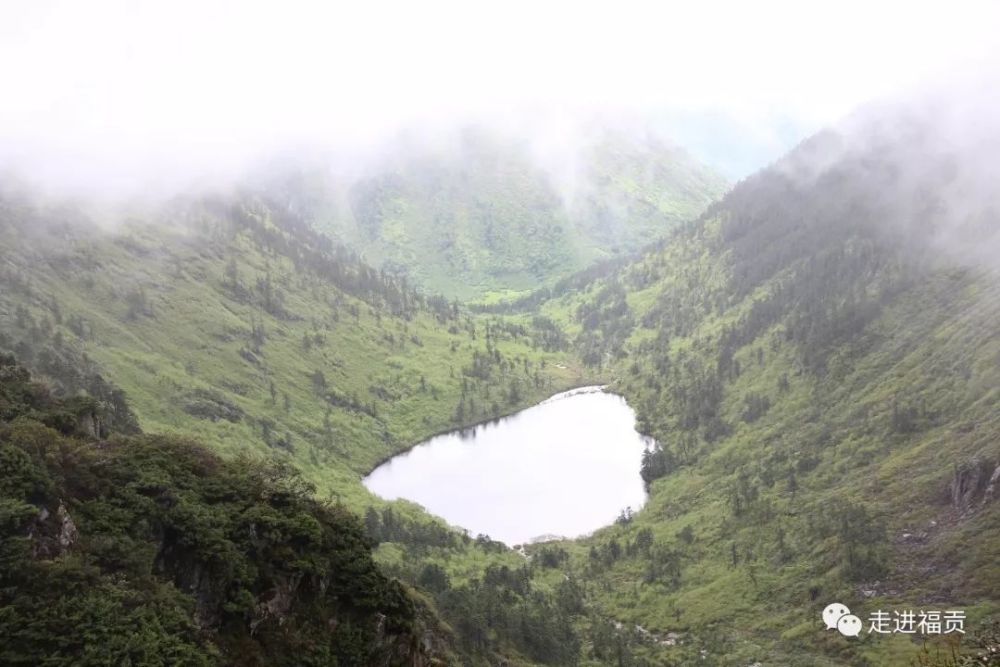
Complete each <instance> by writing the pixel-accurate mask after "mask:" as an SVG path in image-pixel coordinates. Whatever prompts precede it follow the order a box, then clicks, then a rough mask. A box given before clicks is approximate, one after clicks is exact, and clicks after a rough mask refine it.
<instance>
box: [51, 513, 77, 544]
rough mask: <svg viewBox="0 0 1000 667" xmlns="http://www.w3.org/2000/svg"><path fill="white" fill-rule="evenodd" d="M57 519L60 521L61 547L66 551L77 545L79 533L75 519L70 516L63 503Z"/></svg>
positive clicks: (59, 538)
mask: <svg viewBox="0 0 1000 667" xmlns="http://www.w3.org/2000/svg"><path fill="white" fill-rule="evenodd" d="M56 519H58V520H59V536H58V540H59V547H60V548H61V550H62V551H65V550H67V549H69V548H70V547H71V546H73V545H74V544H75V543H76V538H77V537H78V536H79V532H78V531H77V529H76V524H75V523H73V517H71V516H70V515H69V511H67V510H66V506H65V505H63V504H62V503H61V502H60V503H59V508H58V509H57V510H56Z"/></svg>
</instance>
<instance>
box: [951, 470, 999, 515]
mask: <svg viewBox="0 0 1000 667" xmlns="http://www.w3.org/2000/svg"><path fill="white" fill-rule="evenodd" d="M998 485H1000V465H998V464H997V463H995V462H987V461H984V460H982V459H978V458H977V459H973V460H972V461H970V462H968V463H965V464H963V465H960V466H956V467H955V471H954V472H953V473H952V477H951V481H950V482H949V484H948V499H949V501H950V503H951V506H952V508H953V509H954V510H955V511H957V512H959V513H960V514H966V513H968V512H971V511H974V510H975V509H977V508H978V507H981V506H982V505H984V504H986V503H988V502H990V501H992V500H993V499H994V497H995V496H996V493H997V487H998Z"/></svg>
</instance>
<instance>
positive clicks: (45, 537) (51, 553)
mask: <svg viewBox="0 0 1000 667" xmlns="http://www.w3.org/2000/svg"><path fill="white" fill-rule="evenodd" d="M28 536H29V537H30V538H31V551H32V555H34V557H35V558H39V559H43V560H50V559H52V558H56V557H58V556H61V555H63V554H64V553H66V552H67V551H68V550H70V549H71V548H72V547H73V545H74V544H76V541H77V539H78V538H79V531H78V530H77V528H76V523H74V522H73V517H72V516H70V514H69V510H67V509H66V505H65V504H63V502H62V501H59V506H58V507H57V508H56V511H55V514H53V513H52V512H50V511H49V510H48V509H46V508H45V507H43V508H41V509H40V510H39V511H38V516H37V517H36V518H35V520H34V521H33V522H32V523H31V525H30V526H29V527H28Z"/></svg>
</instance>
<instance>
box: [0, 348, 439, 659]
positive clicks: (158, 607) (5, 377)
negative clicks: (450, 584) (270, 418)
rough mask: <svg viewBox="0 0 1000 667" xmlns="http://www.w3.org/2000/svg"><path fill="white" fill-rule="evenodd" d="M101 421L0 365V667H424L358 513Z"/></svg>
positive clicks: (293, 476) (414, 634)
mask: <svg viewBox="0 0 1000 667" xmlns="http://www.w3.org/2000/svg"><path fill="white" fill-rule="evenodd" d="M107 422H108V414H107V405H106V404H105V405H102V403H101V402H100V401H98V400H96V399H91V398H79V397H71V398H61V399H60V398H56V397H54V396H53V395H52V394H51V393H50V391H49V390H48V389H47V388H46V387H45V386H43V385H40V384H35V383H32V382H30V377H29V374H28V372H27V371H25V370H24V369H23V368H21V367H19V366H17V365H16V364H15V363H14V360H13V358H12V357H9V356H0V471H2V477H0V610H2V612H0V635H2V636H3V638H4V639H3V642H2V643H0V664H4V665H26V666H34V665H41V664H45V665H67V666H68V665H74V666H76V665H215V664H238V665H401V664H407V665H411V664H430V660H431V649H432V647H434V645H435V643H436V642H437V641H438V640H437V637H436V636H435V635H433V634H432V633H431V632H430V630H428V629H427V628H425V627H424V626H423V625H422V621H420V620H419V618H418V612H417V608H416V605H415V604H414V601H413V599H412V598H411V597H410V596H409V595H408V594H407V593H406V591H405V590H404V589H403V587H402V586H401V585H400V584H399V583H398V582H396V581H392V580H390V579H387V578H386V577H385V576H384V575H383V574H381V573H380V572H379V570H378V568H377V566H376V565H375V562H374V561H373V559H372V554H371V546H372V543H371V541H370V540H369V538H368V537H367V536H366V535H365V532H364V528H363V526H362V525H361V523H360V521H359V520H358V519H357V517H356V516H355V515H353V514H351V513H350V512H348V511H347V510H346V509H344V508H343V507H342V506H339V505H333V504H330V503H326V502H322V501H319V500H316V499H315V498H314V495H313V492H314V489H313V488H312V487H311V486H310V485H308V484H307V483H305V481H304V480H303V479H302V478H301V476H300V475H299V474H298V473H296V472H295V471H294V470H292V469H291V468H290V467H289V466H287V465H281V464H277V463H273V462H271V463H265V462H261V461H253V460H250V459H247V458H237V459H235V460H232V461H225V460H222V459H220V458H219V457H218V456H217V455H215V454H212V453H210V452H209V451H208V450H206V449H205V448H204V447H202V446H200V445H197V444H194V443H193V442H190V441H186V440H184V439H182V438H177V437H164V436H146V435H122V434H119V433H108V434H107V435H108V436H109V437H108V439H106V440H103V439H102V440H100V441H97V440H95V439H94V433H93V429H92V426H93V424H95V423H100V424H106V423H107Z"/></svg>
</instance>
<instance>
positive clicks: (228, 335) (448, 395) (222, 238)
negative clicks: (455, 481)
mask: <svg viewBox="0 0 1000 667" xmlns="http://www.w3.org/2000/svg"><path fill="white" fill-rule="evenodd" d="M142 213H143V216H144V217H143V220H144V222H142V223H134V224H126V225H124V226H121V227H117V228H115V229H114V230H113V231H105V230H102V229H101V228H100V226H99V225H98V224H96V222H95V220H94V219H93V218H86V217H84V216H83V215H82V214H81V213H80V210H78V209H75V208H73V209H71V208H65V207H64V208H47V207H44V206H39V205H38V204H37V202H36V201H35V200H32V199H30V198H27V197H23V196H19V195H16V194H8V195H7V196H6V197H5V198H4V199H3V201H2V216H0V238H2V243H0V255H2V256H0V267H2V268H0V280H2V284H3V289H2V291H0V312H2V313H4V314H5V315H4V316H3V317H2V318H0V347H2V348H6V349H11V350H14V351H15V352H16V353H17V355H18V357H19V359H21V360H23V361H24V362H25V363H26V364H27V365H29V366H30V367H31V368H32V369H33V370H34V371H36V372H37V373H38V374H39V375H40V376H41V377H44V378H45V379H46V381H47V382H49V383H50V384H51V385H52V386H53V387H54V388H55V389H57V390H58V391H60V392H61V393H62V394H63V395H67V396H74V395H76V394H77V393H78V392H87V393H89V394H90V395H91V396H92V397H93V398H95V399H97V400H98V401H100V403H101V405H102V406H104V407H105V408H106V410H105V412H103V413H102V415H104V416H102V419H101V421H100V423H99V424H96V425H94V426H92V427H91V429H90V433H91V435H92V436H93V437H105V436H106V435H107V434H108V432H109V429H110V428H111V427H112V426H114V427H117V426H120V427H121V428H122V429H125V430H131V431H134V430H137V429H138V427H139V425H141V427H142V429H143V430H144V431H145V432H147V433H156V434H170V437H177V438H181V439H194V440H197V441H199V442H202V443H204V444H205V445H206V446H208V447H210V448H211V449H212V450H213V451H215V452H217V453H221V454H223V455H225V456H227V457H233V456H236V457H241V456H242V457H247V458H248V461H256V460H257V459H258V458H260V457H264V458H265V459H266V460H271V461H275V462H276V463H275V465H279V466H280V467H281V468H282V469H287V468H288V467H289V466H292V467H294V468H295V469H297V470H299V471H301V474H302V475H303V477H304V478H305V479H306V480H308V481H309V483H311V484H313V485H315V487H316V489H317V496H318V497H319V498H321V499H324V500H330V501H332V502H335V503H341V502H342V503H343V505H344V506H346V507H347V508H349V509H350V510H352V511H353V512H355V513H358V514H363V513H364V512H365V510H366V509H369V508H370V512H369V514H370V515H371V514H372V513H374V514H375V515H377V516H378V517H379V521H380V523H379V524H378V525H379V528H378V529H377V530H372V535H373V536H374V537H376V538H377V539H378V540H379V541H382V542H384V544H383V546H382V547H381V548H380V549H379V552H378V554H377V556H378V559H379V560H381V561H382V562H384V563H385V564H386V567H388V568H389V569H390V570H391V572H392V573H393V574H394V575H397V576H399V577H402V578H404V579H405V580H406V581H408V582H410V583H414V584H415V583H417V582H418V580H420V579H421V577H422V576H423V574H424V565H425V564H432V563H434V564H437V563H440V564H443V565H444V566H446V567H447V569H448V577H449V578H448V581H449V582H450V583H449V585H448V586H441V585H440V582H438V584H437V586H436V587H431V588H429V590H431V591H432V592H435V593H436V595H437V597H438V598H439V604H440V614H441V616H442V617H443V618H444V619H445V620H446V621H448V622H451V623H452V624H453V626H454V636H455V643H456V646H457V650H459V651H460V652H462V653H464V654H465V655H467V656H475V657H476V659H477V660H480V661H482V660H485V659H487V657H488V656H490V655H493V654H494V653H496V652H498V651H499V652H502V653H503V654H505V655H508V656H518V655H524V656H526V658H525V660H533V661H538V662H549V661H551V659H552V656H563V658H565V656H567V655H570V654H572V655H575V653H576V648H575V647H576V641H577V639H576V636H575V634H574V632H573V630H572V627H571V625H570V621H569V616H568V614H564V613H562V612H558V611H554V610H558V609H559V606H558V604H559V603H558V602H557V600H556V598H555V593H556V587H555V586H549V585H547V584H545V583H544V582H542V583H541V584H540V585H537V586H536V585H533V584H531V583H530V582H529V581H528V580H529V579H530V577H528V576H526V575H525V572H524V571H523V570H522V567H523V566H524V565H525V562H524V560H523V558H522V557H520V556H518V555H516V554H514V553H512V552H510V551H509V550H507V549H506V548H505V547H502V545H499V544H498V543H495V542H493V541H491V540H489V539H488V538H486V537H485V536H483V537H481V538H479V539H475V540H473V539H472V538H470V537H469V536H467V535H465V534H464V533H460V532H457V531H454V530H451V529H449V528H448V527H447V526H445V525H444V524H443V523H441V522H440V521H439V520H436V519H433V518H431V517H429V516H427V515H426V514H425V513H424V512H422V511H420V510H419V509H417V508H415V507H414V506H412V505H409V504H405V503H395V504H392V505H391V506H390V505H388V504H385V503H382V502H380V501H378V500H377V499H375V498H373V497H371V496H370V495H369V494H368V493H367V492H366V491H365V490H364V488H363V486H362V485H361V483H360V479H361V475H362V474H363V473H366V472H368V471H369V470H371V469H372V468H373V467H375V466H376V465H377V464H378V463H379V462H380V461H381V460H383V459H385V458H386V457H388V456H391V455H392V454H394V453H397V452H399V451H400V450H402V449H404V448H406V447H407V446H409V445H411V444H413V443H415V442H417V441H419V440H420V439H422V438H425V437H427V436H429V435H431V434H433V433H436V432H439V431H443V430H447V429H451V428H455V427H458V426H462V425H469V424H472V423H475V422H478V421H482V420H484V419H487V418H491V417H495V416H497V415H500V414H504V413H508V412H512V411H514V410H516V409H519V408H521V407H524V406H526V405H529V404H531V403H534V402H537V401H538V400H540V399H542V398H544V397H546V396H548V395H550V394H552V393H555V392H557V391H559V390H562V389H565V388H568V387H569V386H571V385H573V384H577V383H579V382H580V376H579V372H578V371H577V370H575V364H574V361H573V357H571V356H570V355H569V354H568V353H567V352H566V351H565V348H566V346H567V342H566V340H565V338H564V337H562V336H561V335H560V333H559V331H558V330H557V329H553V328H552V326H551V323H547V322H545V321H544V320H539V321H537V322H532V321H519V320H510V319H505V318H500V317H493V316H476V317H472V316H471V315H469V314H468V313H465V312H464V311H463V310H462V309H461V308H460V307H459V306H458V304H456V303H453V302H448V301H446V300H444V299H442V298H440V297H427V296H424V295H421V294H418V293H417V292H415V291H413V290H412V289H411V288H409V287H408V286H407V285H406V284H405V283H404V282H403V281H400V280H398V279H395V278H392V277H391V276H388V275H387V274H385V273H382V272H378V271H375V270H373V269H371V268H370V267H368V266H366V265H364V264H363V263H361V262H359V261H358V260H357V259H356V258H355V257H354V256H353V255H351V254H350V253H348V252H346V251H344V250H343V249H340V248H338V247H335V246H334V245H333V244H331V243H330V242H329V240H327V239H325V238H324V237H322V236H319V235H318V234H317V233H316V232H314V231H312V230H311V229H310V228H309V227H308V226H307V225H306V224H305V223H303V222H302V221H301V220H300V219H298V218H297V217H295V216H294V215H291V214H288V213H285V214H282V213H280V212H279V211H278V209H277V208H276V207H274V206H273V205H271V204H270V203H269V202H267V201H266V200H262V199H254V198H252V197H249V196H247V197H245V198H237V199H226V200H223V199H205V200H200V201H184V202H175V203H172V204H170V205H166V206H164V207H163V208H162V209H160V210H158V211H157V212H155V213H151V212H150V211H148V210H143V211H142ZM119 215H121V214H120V213H119ZM95 217H97V216H96V214H95ZM104 375H106V376H108V377H111V378H113V379H114V381H115V383H116V384H117V387H116V386H112V385H110V384H109V383H108V382H107V381H106V380H105V379H104V377H103V376H104ZM118 387H120V389H119V388H118ZM123 392H124V393H127V395H128V397H129V404H130V405H131V406H132V408H134V414H133V412H132V410H131V409H129V407H128V405H126V403H125V401H124V397H123V396H124V394H123ZM136 415H138V418H137V417H136ZM247 465H249V463H248V464H247ZM165 485H166V486H170V483H168V482H165ZM206 520H208V519H206ZM367 523H368V526H369V528H372V526H373V524H372V522H371V520H370V519H369V521H368V522H367ZM484 591H493V593H492V594H491V595H493V596H494V597H490V596H488V595H486V594H485V593H484ZM108 604H113V601H110V602H108ZM424 604H432V603H429V602H425V603H424ZM498 605H500V606H502V613H501V612H500V611H498V610H497V607H498ZM539 619H544V621H545V623H544V624H543V625H539V623H538V621H539ZM550 630H551V632H550ZM567 661H568V660H565V659H564V660H563V662H567ZM319 664H322V663H321V662H320V663H319ZM346 664H356V663H352V662H350V661H348V662H347V663H346Z"/></svg>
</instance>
